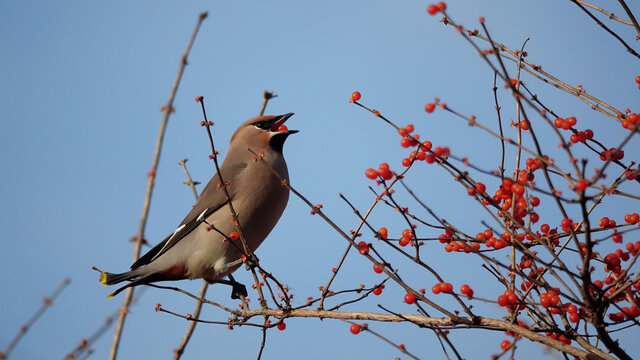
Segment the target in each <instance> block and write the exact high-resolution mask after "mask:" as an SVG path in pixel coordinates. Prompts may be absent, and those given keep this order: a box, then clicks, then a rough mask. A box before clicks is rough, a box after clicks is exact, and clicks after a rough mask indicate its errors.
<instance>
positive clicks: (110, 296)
mask: <svg viewBox="0 0 640 360" xmlns="http://www.w3.org/2000/svg"><path fill="white" fill-rule="evenodd" d="M114 295H115V293H111V294H109V296H107V299H111V298H112V297H113V296H114Z"/></svg>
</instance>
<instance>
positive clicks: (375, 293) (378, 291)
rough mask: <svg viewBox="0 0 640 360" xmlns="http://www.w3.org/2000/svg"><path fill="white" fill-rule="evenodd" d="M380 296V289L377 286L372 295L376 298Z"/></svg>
mask: <svg viewBox="0 0 640 360" xmlns="http://www.w3.org/2000/svg"><path fill="white" fill-rule="evenodd" d="M380 294H382V287H380V286H377V287H376V288H375V289H373V295H376V296H378V295H380Z"/></svg>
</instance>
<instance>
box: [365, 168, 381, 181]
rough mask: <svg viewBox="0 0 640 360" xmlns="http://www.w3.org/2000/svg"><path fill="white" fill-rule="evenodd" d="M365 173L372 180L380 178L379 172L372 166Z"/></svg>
mask: <svg viewBox="0 0 640 360" xmlns="http://www.w3.org/2000/svg"><path fill="white" fill-rule="evenodd" d="M364 175H365V176H366V177H367V178H369V179H371V180H375V179H377V178H378V172H377V171H375V169H371V168H369V169H367V171H365V172H364Z"/></svg>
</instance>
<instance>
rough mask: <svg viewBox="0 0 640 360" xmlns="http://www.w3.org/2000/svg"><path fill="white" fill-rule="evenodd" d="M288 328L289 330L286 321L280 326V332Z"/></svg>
mask: <svg viewBox="0 0 640 360" xmlns="http://www.w3.org/2000/svg"><path fill="white" fill-rule="evenodd" d="M286 328H287V324H285V323H284V321H283V322H281V323H280V324H278V330H280V331H282V330H284V329H286Z"/></svg>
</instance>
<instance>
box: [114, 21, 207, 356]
mask: <svg viewBox="0 0 640 360" xmlns="http://www.w3.org/2000/svg"><path fill="white" fill-rule="evenodd" d="M207 15H208V13H207V12H206V11H205V12H202V13H200V15H199V16H198V22H197V23H196V27H195V29H193V33H192V34H191V38H190V39H189V43H188V44H187V49H186V50H185V52H184V54H182V58H181V60H180V67H179V68H178V73H177V74H176V78H175V80H174V82H173V88H172V89H171V93H170V94H169V100H168V101H167V105H166V106H165V109H164V114H163V116H162V121H161V123H160V131H159V133H158V139H157V141H156V149H155V152H154V155H153V161H152V163H151V171H150V172H149V176H148V179H147V190H146V192H145V196H144V202H143V205H142V216H141V219H140V226H139V228H138V234H137V236H136V244H135V248H134V251H133V261H134V262H135V261H136V260H138V258H139V257H140V249H141V247H142V238H143V236H144V230H145V227H146V225H147V217H148V215H149V207H150V205H151V195H152V193H153V187H154V184H155V178H156V171H157V169H158V163H159V162H160V152H161V149H162V142H163V139H164V134H165V130H166V128H167V123H168V122H169V116H170V115H171V112H172V110H173V100H174V98H175V96H176V93H177V91H178V85H179V84H180V80H181V79H182V73H183V72H184V68H185V66H186V65H187V57H188V56H189V52H190V51H191V46H192V45H193V42H194V40H195V38H196V35H197V34H198V30H199V29H200V25H201V24H202V21H203V20H204V19H205V18H206V17H207ZM133 291H134V290H133V287H129V288H128V289H127V292H126V294H125V297H124V301H123V302H122V311H120V316H118V322H117V323H116V330H115V334H114V335H113V342H112V343H111V350H110V353H109V359H110V360H115V359H116V357H117V355H118V347H119V346H120V339H121V337H122V331H123V329H124V321H125V320H126V317H127V313H128V311H127V310H128V308H129V305H130V304H131V300H132V299H133Z"/></svg>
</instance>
